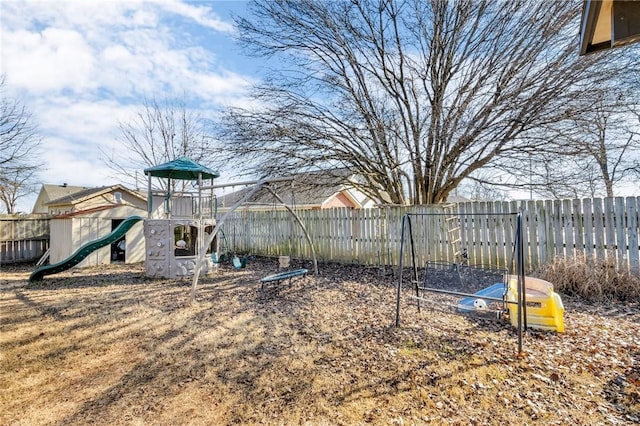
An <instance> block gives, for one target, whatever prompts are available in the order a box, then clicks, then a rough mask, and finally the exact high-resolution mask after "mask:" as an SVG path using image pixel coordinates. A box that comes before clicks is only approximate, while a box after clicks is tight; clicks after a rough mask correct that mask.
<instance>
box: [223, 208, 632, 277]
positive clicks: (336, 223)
mask: <svg viewBox="0 0 640 426" xmlns="http://www.w3.org/2000/svg"><path fill="white" fill-rule="evenodd" d="M639 207H640V197H626V198H624V197H616V198H604V199H601V198H593V199H591V198H590V199H573V200H572V199H568V200H531V201H529V200H527V201H511V202H502V201H497V202H465V203H459V204H458V217H459V220H460V228H461V231H460V232H461V234H460V236H461V238H462V246H463V248H465V249H466V250H467V253H468V256H469V263H470V264H484V265H487V264H490V265H495V266H502V267H504V266H507V267H509V266H510V264H511V259H512V254H513V244H514V236H515V226H516V216H517V213H521V214H522V224H523V242H524V250H525V264H526V269H527V270H530V269H532V268H534V267H536V266H538V265H540V264H544V263H546V262H548V261H550V260H552V259H553V258H555V257H572V256H575V255H585V256H587V257H589V258H594V259H599V260H608V261H611V262H612V264H615V265H616V267H618V268H629V269H630V270H632V271H635V272H638V271H639V269H640V247H639V238H638V234H639V232H638V229H639V223H640V220H639V217H638V216H639ZM405 213H413V214H416V215H415V216H412V229H413V238H414V246H415V248H416V258H417V259H418V261H419V262H421V263H423V262H426V261H428V260H432V261H439V260H442V261H448V262H453V261H454V258H453V247H452V244H451V240H452V237H451V236H450V235H449V234H448V233H447V227H446V226H445V217H446V216H445V215H444V212H443V209H442V206H439V205H435V206H411V207H383V208H376V209H361V210H351V209H346V208H336V209H326V210H301V211H297V214H298V215H299V216H300V218H301V220H302V222H303V223H304V224H305V227H306V229H307V231H308V232H309V234H310V236H311V239H312V241H313V243H314V247H315V250H316V253H317V256H318V259H319V260H324V261H336V262H346V263H358V264H363V265H391V266H394V265H397V264H398V260H399V249H400V238H401V222H402V216H403V215H404V214H405ZM223 228H224V235H225V238H224V239H223V241H222V243H223V249H225V247H224V245H225V244H226V245H227V247H228V249H229V250H230V251H235V252H243V253H253V254H256V255H267V256H279V255H289V256H291V257H293V258H306V259H308V258H310V256H311V251H310V248H309V247H308V245H307V244H306V242H305V240H304V237H303V234H302V232H301V230H300V229H299V227H298V226H297V225H296V223H295V221H294V220H293V219H292V217H291V216H290V215H289V214H288V212H286V211H285V210H277V209H274V210H266V211H256V210H244V211H236V212H234V213H233V214H232V217H231V218H230V219H228V222H227V223H226V224H225V225H224V227H223Z"/></svg>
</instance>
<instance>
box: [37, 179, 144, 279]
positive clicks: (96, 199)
mask: <svg viewBox="0 0 640 426" xmlns="http://www.w3.org/2000/svg"><path fill="white" fill-rule="evenodd" d="M41 193H42V191H41ZM45 205H46V207H47V209H48V211H49V213H51V214H52V215H53V217H52V218H51V223H50V238H51V240H50V254H49V262H50V263H57V262H60V261H62V260H64V259H66V258H67V257H69V256H70V255H71V254H73V253H74V252H75V251H76V250H77V249H78V248H80V247H81V246H83V245H84V244H86V243H89V242H91V241H94V240H96V239H98V238H102V237H104V236H106V235H107V234H109V233H111V232H112V231H113V230H115V229H116V227H117V226H118V225H119V224H120V223H122V222H123V221H124V220H125V219H126V218H128V217H131V216H134V215H139V216H146V214H145V212H146V207H147V200H146V197H145V196H144V195H142V194H140V193H138V192H136V191H132V190H129V189H127V188H125V187H124V186H122V185H112V186H105V187H100V188H88V189H83V190H80V191H75V192H73V193H70V194H67V195H64V196H62V197H60V198H57V199H53V200H50V201H48V202H47V203H46V204H45ZM121 241H124V247H123V245H122V244H120V248H118V245H119V243H120V242H121ZM122 248H124V249H122ZM144 249H145V242H144V233H143V226H142V223H137V224H135V225H134V226H133V227H132V228H131V229H130V230H129V231H128V232H127V233H126V234H125V235H123V236H122V237H121V238H119V239H118V240H117V241H115V242H114V243H113V244H111V245H108V246H105V247H102V248H99V249H97V250H95V251H94V252H92V253H91V254H90V255H89V256H87V258H86V259H84V260H83V261H82V262H80V264H79V265H78V267H88V266H95V265H102V264H109V263H111V262H124V263H137V262H142V261H143V260H144V256H145V255H144Z"/></svg>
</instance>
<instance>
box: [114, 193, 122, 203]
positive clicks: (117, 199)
mask: <svg viewBox="0 0 640 426" xmlns="http://www.w3.org/2000/svg"><path fill="white" fill-rule="evenodd" d="M113 201H115V202H116V203H118V204H120V203H122V192H114V193H113Z"/></svg>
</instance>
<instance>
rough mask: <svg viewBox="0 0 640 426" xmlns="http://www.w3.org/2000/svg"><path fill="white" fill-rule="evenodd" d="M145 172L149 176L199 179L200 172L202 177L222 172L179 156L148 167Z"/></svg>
mask: <svg viewBox="0 0 640 426" xmlns="http://www.w3.org/2000/svg"><path fill="white" fill-rule="evenodd" d="M144 174H145V175H147V176H154V177H164V178H171V179H179V180H197V179H198V175H199V174H202V179H213V178H217V177H220V173H218V172H215V171H213V170H211V169H210V168H208V167H205V166H203V165H201V164H198V163H196V162H195V161H193V160H191V159H189V158H185V157H182V158H178V159H176V160H173V161H169V162H168V163H164V164H160V165H158V166H153V167H149V168H146V169H144Z"/></svg>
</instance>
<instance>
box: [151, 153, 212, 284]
mask: <svg viewBox="0 0 640 426" xmlns="http://www.w3.org/2000/svg"><path fill="white" fill-rule="evenodd" d="M144 174H145V175H147V176H148V196H147V205H148V207H147V213H148V216H147V219H145V221H144V236H145V245H146V250H145V253H146V258H145V271H146V275H147V276H148V277H151V278H182V277H186V276H191V275H193V274H194V271H195V269H196V264H198V262H197V259H198V258H199V257H200V256H201V255H202V257H203V258H205V256H206V254H207V253H211V252H214V251H215V243H214V242H212V241H209V243H208V244H206V243H205V241H206V240H208V238H207V237H208V233H210V232H211V231H212V229H213V228H214V226H215V225H216V219H215V209H214V206H213V202H214V201H213V200H214V197H213V190H212V189H203V188H206V187H205V182H206V181H209V182H210V184H209V185H208V188H211V185H213V180H214V179H215V178H217V177H219V176H220V175H219V174H218V173H217V172H215V171H213V170H211V169H209V168H207V167H204V166H202V165H200V164H197V163H195V162H194V161H192V160H190V159H188V158H179V159H177V160H174V161H170V162H168V163H164V164H160V165H158V166H154V167H150V168H147V169H145V170H144ZM154 178H155V179H160V180H161V181H163V182H161V184H157V185H155V186H154V185H153V181H152V180H153V179H154ZM153 188H161V189H153ZM187 188H195V191H187V190H186V189H187ZM206 258H207V259H209V261H207V262H200V263H199V264H200V268H201V272H205V273H206V272H209V271H211V270H212V269H213V268H214V265H213V262H211V259H210V257H206Z"/></svg>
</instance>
